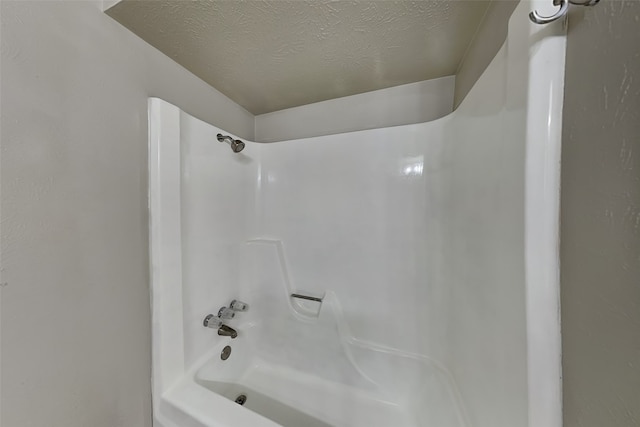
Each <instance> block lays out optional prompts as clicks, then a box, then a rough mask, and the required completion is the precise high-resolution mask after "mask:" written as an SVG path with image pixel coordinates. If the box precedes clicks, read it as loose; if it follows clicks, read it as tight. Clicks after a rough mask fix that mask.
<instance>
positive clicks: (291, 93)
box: [107, 0, 490, 115]
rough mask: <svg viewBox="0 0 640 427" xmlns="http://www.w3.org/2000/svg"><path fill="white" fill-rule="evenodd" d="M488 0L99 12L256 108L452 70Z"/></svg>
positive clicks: (178, 1) (190, 4) (208, 5)
mask: <svg viewBox="0 0 640 427" xmlns="http://www.w3.org/2000/svg"><path fill="white" fill-rule="evenodd" d="M489 3H490V1H488V0H487V1H485V0H470V1H465V0H423V1H327V0H308V1H303V0H293V1H285V0H277V1H265V0H260V1H239V0H213V1H211V0H206V1H204V0H201V1H184V0H154V1H149V0H123V1H121V2H119V3H117V4H116V5H115V6H113V7H112V8H111V9H109V10H108V11H107V13H108V14H109V15H111V16H112V17H113V18H115V19H116V20H118V21H119V22H120V23H122V24H123V25H124V26H126V27H127V28H129V29H130V30H132V31H133V32H134V33H136V34H138V35H139V36H140V37H142V38H143V39H144V40H146V41H147V42H149V43H150V44H151V45H153V46H155V47H156V48H158V49H160V50H161V51H162V52H164V53H165V54H167V55H168V56H170V57H171V58H173V59H174V60H175V61H177V62H178V63H180V64H181V65H182V66H184V67H185V68H187V69H188V70H190V71H191V72H193V73H194V74H196V75H197V76H199V77H200V78H202V79H203V80H204V81H206V82H207V83H209V84H210V85H212V86H213V87H215V88H216V89H218V90H219V91H220V92H222V93H224V94H225V95H227V96H228V97H229V98H231V99H232V100H234V101H235V102H237V103H238V104H240V105H242V106H243V107H244V108H246V109H247V110H248V111H250V112H251V113H253V114H256V115H257V114H263V113H267V112H271V111H276V110H281V109H284V108H289V107H295V106H299V105H305V104H310V103H313V102H318V101H324V100H327V99H333V98H338V97H342V96H347V95H354V94H357V93H363V92H368V91H372V90H376V89H382V88H387V87H391V86H397V85H401V84H406V83H412V82H417V81H422V80H427V79H433V78H437V77H442V76H447V75H452V74H455V72H456V70H457V68H458V65H459V63H460V61H461V60H462V58H463V56H464V54H465V52H466V49H467V47H468V46H469V43H470V42H471V40H472V38H473V36H474V34H475V32H476V29H477V28H478V25H479V24H480V21H481V20H482V17H483V16H484V13H485V11H486V9H487V7H488V5H489Z"/></svg>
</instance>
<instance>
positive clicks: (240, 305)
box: [229, 299, 249, 311]
mask: <svg viewBox="0 0 640 427" xmlns="http://www.w3.org/2000/svg"><path fill="white" fill-rule="evenodd" d="M229 308H230V309H231V310H233V311H248V310H249V304H247V303H246V302H242V301H240V300H237V299H234V300H233V301H231V304H229Z"/></svg>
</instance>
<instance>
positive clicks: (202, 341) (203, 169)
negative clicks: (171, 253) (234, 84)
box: [180, 112, 260, 366]
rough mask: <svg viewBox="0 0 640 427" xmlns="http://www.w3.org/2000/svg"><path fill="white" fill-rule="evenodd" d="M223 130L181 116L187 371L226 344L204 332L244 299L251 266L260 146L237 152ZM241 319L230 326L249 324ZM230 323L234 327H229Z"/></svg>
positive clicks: (184, 334)
mask: <svg viewBox="0 0 640 427" xmlns="http://www.w3.org/2000/svg"><path fill="white" fill-rule="evenodd" d="M219 132H224V133H225V134H226V132H225V131H221V130H220V129H217V128H215V127H214V126H211V125H210V124H208V123H206V122H204V121H201V120H197V119H194V118H193V117H191V116H190V115H188V114H185V113H182V112H181V113H180V151H181V173H182V180H181V193H180V201H181V203H180V206H181V222H182V224H181V237H182V303H183V307H182V311H183V314H184V316H183V319H182V324H183V336H184V348H185V356H184V362H185V366H192V365H193V363H194V362H195V361H196V360H197V359H198V358H200V357H201V356H202V355H203V354H204V353H206V352H207V351H208V350H209V349H211V347H212V346H214V345H215V344H216V343H217V342H219V340H220V339H221V338H220V337H219V336H218V335H217V334H216V332H215V330H212V329H206V328H203V327H202V321H203V319H204V317H205V315H207V314H209V313H212V314H217V313H218V309H220V307H222V306H228V305H229V303H230V302H231V301H232V300H233V299H236V298H237V299H240V300H245V301H246V298H245V295H244V294H242V293H241V289H240V287H239V286H238V284H239V283H240V282H241V279H242V276H241V272H242V271H243V270H246V269H247V268H248V266H249V265H250V264H251V260H250V259H246V257H245V256H244V249H245V242H246V241H247V240H248V239H249V238H251V237H255V235H252V234H250V232H251V231H252V230H251V228H252V224H254V222H255V221H254V220H253V219H254V217H255V199H256V193H255V192H256V177H257V175H258V168H259V162H260V157H259V153H260V151H259V148H260V147H259V144H256V143H252V142H247V143H246V144H247V145H246V147H245V149H244V150H243V151H242V152H240V153H234V152H233V151H232V150H231V149H230V147H229V145H228V144H226V143H221V142H218V141H217V140H216V135H217V133H219ZM246 318H247V316H246V315H244V314H242V315H240V316H238V319H234V320H233V321H232V322H231V323H230V324H231V325H233V326H234V327H235V326H236V325H237V322H238V321H242V320H246ZM227 323H229V322H227Z"/></svg>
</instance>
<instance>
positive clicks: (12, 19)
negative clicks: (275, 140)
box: [0, 1, 253, 427]
mask: <svg viewBox="0 0 640 427" xmlns="http://www.w3.org/2000/svg"><path fill="white" fill-rule="evenodd" d="M0 4H1V6H0V8H1V9H0V10H1V15H2V16H1V19H2V28H1V36H2V47H1V55H2V76H1V91H2V110H3V111H2V134H1V136H2V159H1V162H2V163H1V167H2V170H1V179H2V195H1V197H2V199H1V202H2V206H1V208H2V211H1V214H2V229H1V233H2V236H1V237H2V247H1V249H2V279H1V280H0V283H2V286H1V287H0V293H1V295H0V297H1V299H2V300H1V310H2V312H1V320H2V321H1V325H2V335H1V338H2V343H1V344H2V361H1V363H2V365H1V369H2V383H1V387H2V400H1V403H2V414H1V418H0V422H1V424H2V426H3V427H41V426H48V427H58V426H60V427H86V426H92V427H116V426H122V427H142V426H146V427H149V426H150V423H151V406H150V383H149V380H150V362H151V361H150V355H151V352H150V341H151V338H150V337H151V335H150V320H149V319H150V314H149V288H148V283H149V274H148V249H147V248H148V232H147V227H148V225H147V97H148V96H158V97H161V98H164V99H166V100H168V101H171V102H173V103H175V104H178V105H180V106H181V107H182V108H184V109H185V110H186V111H187V112H189V113H191V114H193V115H195V116H197V117H201V118H203V119H206V120H207V121H209V122H212V123H216V124H218V125H220V126H221V127H224V128H225V129H228V130H229V131H232V132H234V133H237V134H238V135H240V136H242V137H245V138H252V137H253V117H252V115H250V114H249V113H247V112H246V111H244V110H243V109H241V108H240V107H239V106H237V105H236V104H234V103H233V102H231V101H230V100H228V99H227V98H225V97H224V96H222V95H221V94H220V93H219V92H217V91H215V90H214V89H212V88H211V87H210V86H208V85H206V84H204V83H203V82H202V81H200V80H199V79H197V78H195V77H194V76H192V75H191V74H189V73H188V72H186V71H185V70H184V69H183V68H181V67H179V66H178V65H176V64H175V63H174V62H173V61H172V60H171V59H169V58H167V57H166V56H164V55H162V54H161V53H159V52H158V51H156V50H155V49H153V48H151V47H150V46H149V45H147V44H146V43H144V42H143V41H142V40H140V39H139V38H138V37H136V36H134V35H133V34H131V33H130V32H129V31H127V30H125V29H124V28H122V27H121V26H120V25H119V24H118V23H116V22H115V21H113V20H112V19H111V18H109V17H108V16H106V15H104V14H103V13H102V11H101V4H100V2H96V1H93V2H89V1H81V2H80V1H78V2H49V1H44V2H27V1H17V2H13V1H2V2H1V3H0Z"/></svg>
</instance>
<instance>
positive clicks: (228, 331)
mask: <svg viewBox="0 0 640 427" xmlns="http://www.w3.org/2000/svg"><path fill="white" fill-rule="evenodd" d="M218 335H222V336H223V337H231V338H232V339H233V338H235V337H237V336H238V332H237V331H236V330H235V329H233V328H231V327H229V326H227V325H221V326H220V327H219V328H218Z"/></svg>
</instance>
